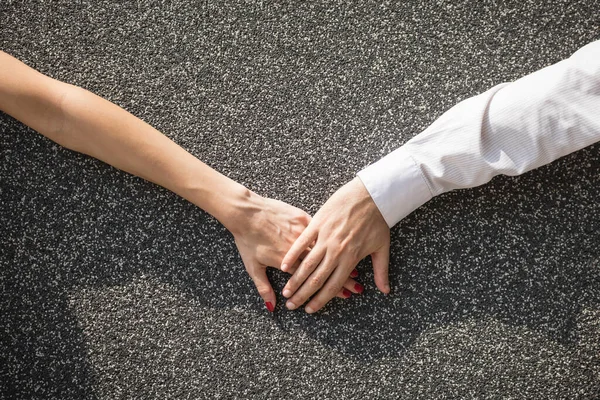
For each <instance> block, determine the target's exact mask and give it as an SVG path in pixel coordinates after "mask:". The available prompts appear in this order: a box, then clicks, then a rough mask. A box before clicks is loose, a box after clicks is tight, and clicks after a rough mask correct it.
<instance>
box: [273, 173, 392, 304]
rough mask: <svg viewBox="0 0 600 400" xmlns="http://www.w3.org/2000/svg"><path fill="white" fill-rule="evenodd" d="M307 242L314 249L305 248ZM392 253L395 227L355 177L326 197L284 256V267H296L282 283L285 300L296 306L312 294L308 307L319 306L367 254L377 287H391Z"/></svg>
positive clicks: (387, 291) (382, 290)
mask: <svg viewBox="0 0 600 400" xmlns="http://www.w3.org/2000/svg"><path fill="white" fill-rule="evenodd" d="M307 246H311V247H312V250H311V251H310V252H309V253H308V254H305V249H306V248H307ZM303 254H304V259H303V260H300V256H301V255H303ZM389 254H390V229H389V227H388V225H387V223H386V222H385V220H384V218H383V216H382V215H381V213H380V212H379V209H378V208H377V206H376V205H375V202H374V201H373V199H372V198H371V196H370V195H369V192H368V191H367V189H366V188H365V186H364V185H363V184H362V182H361V180H360V179H359V178H354V179H353V180H352V181H350V182H348V183H347V184H346V185H344V186H342V187H341V188H340V189H338V191H337V192H335V193H334V194H333V195H332V196H331V197H330V198H329V200H327V202H325V204H324V205H323V206H322V207H321V209H320V210H319V211H318V212H317V213H316V214H315V216H314V217H313V219H312V220H311V221H310V223H309V224H308V227H307V228H306V229H305V230H304V232H302V234H301V235H300V236H299V237H298V239H297V240H296V242H295V243H294V244H293V245H292V247H291V248H290V250H289V252H288V253H287V254H286V255H285V257H284V258H283V262H282V266H281V269H282V270H283V271H288V272H290V273H292V271H294V270H295V272H294V273H293V276H292V277H291V278H290V280H289V281H288V282H287V284H286V285H285V287H284V289H283V296H284V297H287V298H288V301H287V303H286V306H287V307H288V308H289V309H291V310H294V309H296V308H298V307H300V306H301V305H303V304H304V303H305V302H306V301H307V300H308V299H309V298H310V301H309V302H308V304H307V305H306V307H305V308H304V309H305V311H306V312H308V313H314V312H316V311H318V310H320V309H321V308H322V307H323V306H324V305H325V304H327V303H328V302H329V301H330V300H331V299H332V298H333V297H335V295H336V293H337V292H338V291H339V290H340V288H342V287H343V286H344V283H345V281H346V279H345V278H346V277H347V276H348V274H349V273H350V271H352V270H354V268H355V267H356V264H358V262H359V261H360V260H362V259H363V258H365V257H366V256H368V255H371V260H372V263H373V272H374V277H375V284H376V285H377V288H378V289H379V290H380V291H381V292H383V293H385V294H387V293H389V292H390V284H389V278H388V268H389ZM299 261H301V264H300V266H299V267H298V268H296V267H295V266H296V265H297V263H298V262H299ZM311 297H312V298H311Z"/></svg>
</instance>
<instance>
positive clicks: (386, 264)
mask: <svg viewBox="0 0 600 400" xmlns="http://www.w3.org/2000/svg"><path fill="white" fill-rule="evenodd" d="M371 262H372V263H373V274H374V275H375V285H377V287H378V288H379V290H381V292H382V293H385V294H388V293H389V292H390V279H389V275H388V274H389V272H388V271H389V268H390V245H389V243H388V244H385V245H384V246H383V247H382V248H381V249H379V250H377V251H376V252H375V253H373V254H371Z"/></svg>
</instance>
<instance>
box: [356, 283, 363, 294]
mask: <svg viewBox="0 0 600 400" xmlns="http://www.w3.org/2000/svg"><path fill="white" fill-rule="evenodd" d="M354 290H356V291H357V292H358V294H362V292H363V291H364V290H365V288H364V287H363V285H361V284H360V283H355V284H354Z"/></svg>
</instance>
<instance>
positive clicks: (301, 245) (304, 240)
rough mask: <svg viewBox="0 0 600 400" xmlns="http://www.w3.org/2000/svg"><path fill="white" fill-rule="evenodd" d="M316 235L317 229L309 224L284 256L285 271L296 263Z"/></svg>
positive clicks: (282, 264) (283, 269) (282, 263)
mask: <svg viewBox="0 0 600 400" xmlns="http://www.w3.org/2000/svg"><path fill="white" fill-rule="evenodd" d="M316 237H317V231H316V230H314V229H313V228H311V226H310V225H309V226H308V227H307V228H306V229H305V230H304V231H303V232H302V234H301V235H300V236H298V239H296V241H295V242H294V244H293V245H292V247H290V249H289V250H288V252H287V254H286V255H285V257H283V260H282V261H281V270H282V271H283V272H287V269H288V268H289V267H290V266H291V265H294V263H295V262H296V260H297V259H298V257H300V255H301V254H302V253H304V251H306V248H307V247H309V246H310V244H311V243H312V242H313V241H314V240H315V239H316Z"/></svg>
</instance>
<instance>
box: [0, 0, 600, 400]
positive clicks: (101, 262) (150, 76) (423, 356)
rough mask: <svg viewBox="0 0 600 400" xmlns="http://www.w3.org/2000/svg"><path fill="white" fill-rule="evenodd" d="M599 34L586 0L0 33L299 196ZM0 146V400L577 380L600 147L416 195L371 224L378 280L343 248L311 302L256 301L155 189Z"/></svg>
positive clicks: (134, 19)
mask: <svg viewBox="0 0 600 400" xmlns="http://www.w3.org/2000/svg"><path fill="white" fill-rule="evenodd" d="M540 3H544V4H540ZM599 38H600V4H599V2H598V1H597V0H587V1H562V0H561V1H548V2H539V1H535V0H525V1H523V0H522V1H510V2H507V1H471V2H469V1H432V2H417V1H404V2H394V3H389V2H384V3H380V2H372V1H361V2H355V3H354V4H348V2H340V1H328V0H322V1H318V2H274V1H261V2H258V1H257V2H253V1H246V2H244V1H228V2H216V1H213V0H210V1H191V0H188V1H183V0H173V1H150V0H139V1H129V2H111V1H107V0H94V1H72V0H71V1H67V0H64V1H39V0H36V1H12V0H8V1H7V0H4V1H2V3H1V4H0V48H1V49H2V50H4V51H6V52H8V53H10V54H13V55H14V56H16V57H17V58H19V59H21V60H23V61H24V62H25V63H27V64H28V65H30V66H32V67H34V68H36V69H38V70H40V71H42V72H43V73H46V74H48V75H50V76H52V77H54V78H57V79H60V80H63V81H66V82H69V83H73V84H76V85H79V86H83V87H85V88H87V89H89V90H92V91H94V92H96V93H98V94H99V95H101V96H103V97H105V98H107V99H109V100H111V101H113V102H115V103H117V104H119V105H120V106H122V107H124V108H125V109H127V110H129V111H131V112H132V113H133V114H135V115H137V116H138V117H140V118H142V119H144V120H145V121H147V122H149V123H150V124H152V125H153V126H155V127H157V128H158V129H160V130H161V131H162V132H164V133H165V134H166V135H168V136H169V137H171V138H172V139H173V140H175V141H176V142H177V143H179V144H181V145H182V146H183V147H184V148H186V149H187V150H189V151H190V152H191V153H193V154H194V155H195V156H197V157H199V158H200V159H202V160H204V161H205V162H207V163H208V164H209V165H211V166H213V167H214V168H216V169H218V170H219V171H222V172H223V173H225V174H227V175H228V176H230V177H232V178H234V179H236V180H238V181H240V182H242V183H244V184H245V185H247V186H248V187H249V188H251V189H252V190H254V191H256V192H258V193H260V194H261V195H265V196H271V197H274V198H277V199H280V200H284V201H287V202H290V203H291V204H294V205H296V206H299V207H302V208H304V209H306V210H307V211H309V212H310V213H314V212H316V210H317V209H318V208H319V206H320V205H321V204H322V203H323V202H324V201H325V200H326V199H327V198H328V196H329V195H330V194H331V193H333V192H334V191H335V190H336V188H338V187H339V186H340V185H342V184H344V183H345V182H347V181H348V180H350V179H351V178H352V177H353V176H354V175H355V173H356V172H357V171H358V170H360V169H361V168H363V167H364V166H365V165H367V164H369V163H371V162H373V161H375V160H377V159H378V158H380V157H381V156H383V155H385V154H386V153H388V152H389V151H390V150H392V149H394V148H396V147H398V146H400V145H402V143H404V142H406V141H407V140H408V139H410V138H411V137H412V136H414V135H416V134H418V133H419V132H420V131H421V130H423V129H424V128H425V127H426V126H427V125H428V124H430V123H431V122H432V121H433V120H435V118H436V117H437V116H439V115H440V114H441V113H442V112H444V111H445V110H446V109H448V108H449V107H451V106H452V105H454V104H455V103H456V102H458V101H459V100H461V99H465V98H467V97H470V96H472V95H475V94H477V93H480V92H482V91H484V90H486V89H488V88H490V87H492V86H493V85H495V84H498V83H500V82H504V81H510V80H514V79H516V78H518V77H521V76H523V75H525V74H528V73H530V72H533V71H535V70H537V69H539V68H541V67H543V66H546V65H549V64H552V63H554V62H557V61H559V60H561V59H563V58H565V57H568V56H569V55H570V54H571V53H572V52H574V51H575V50H576V49H578V48H579V47H581V46H583V45H584V44H586V43H588V42H591V41H592V40H595V39H599ZM0 153H1V157H2V158H1V162H0V199H1V204H2V206H1V208H0V240H1V248H0V249H1V254H0V398H44V399H47V398H61V399H69V398H98V399H114V398H131V399H155V398H156V399H167V398H169V399H184V398H185V399H187V398H194V399H200V398H223V399H225V398H253V399H310V398H321V399H353V398H369V399H371V398H406V399H435V398H440V399H446V398H512V399H520V398H528V399H550V398H552V399H558V398H569V399H573V398H582V399H592V398H600V248H599V246H598V243H600V145H596V146H592V147H589V148H587V149H584V150H582V151H580V152H577V153H575V154H572V155H570V156H567V157H565V158H563V159H561V160H559V161H557V162H555V163H553V164H551V165H549V166H546V167H543V168H541V169H539V170H536V171H533V172H531V173H528V174H526V175H524V176H521V177H517V178H507V177H497V178H495V179H494V180H493V181H492V182H491V183H489V184H487V185H485V186H482V187H480V188H476V189H470V190H463V191H459V192H453V193H449V194H446V195H443V196H440V197H438V198H436V199H434V200H432V201H431V202H429V203H428V204H427V205H425V206H424V207H422V208H421V209H419V210H418V211H416V212H415V213H413V214H412V215H411V216H409V217H408V218H406V219H405V220H404V221H402V222H401V223H400V224H399V225H398V226H397V227H396V228H394V229H393V231H392V255H391V281H392V287H393V292H392V293H391V294H390V295H388V296H384V295H382V294H379V293H378V292H377V291H376V289H375V286H374V284H373V275H372V272H371V268H370V264H369V262H368V261H365V262H363V263H362V264H361V265H360V266H359V271H360V274H361V276H360V278H359V281H360V282H362V283H364V284H365V286H366V291H365V293H364V294H363V295H362V296H353V297H352V298H351V299H349V300H340V299H335V300H334V301H333V302H332V303H331V304H330V305H329V306H328V307H327V308H326V309H325V310H324V311H323V312H320V313H318V314H316V315H306V314H305V313H304V312H302V311H288V310H286V309H285V308H283V307H282V297H281V296H279V298H278V301H279V304H278V306H277V309H276V310H275V313H274V314H269V313H268V312H267V310H266V309H265V308H264V306H263V304H262V303H261V301H260V299H259V297H258V295H257V293H256V292H255V289H254V286H253V284H252V283H251V281H250V279H249V278H248V277H247V275H246V273H245V271H244V268H243V265H242V263H241V260H240V257H239V255H238V254H237V252H236V249H235V245H234V243H233V240H232V237H231V236H230V235H229V233H228V232H227V231H226V230H225V229H224V228H223V227H221V226H220V225H219V224H218V223H217V222H216V221H215V220H214V219H212V217H210V216H209V215H207V214H205V213H204V212H203V211H201V210H200V209H198V208H196V207H195V206H193V205H192V204H190V203H187V202H186V201H184V200H182V199H180V198H178V197H177V196H176V195H174V194H172V193H170V192H168V191H166V190H164V189H162V188H159V187H157V186H154V185H153V184H150V183H147V182H144V181H142V180H141V179H139V178H135V177H132V176H130V175H127V174H125V173H122V172H120V171H117V170H115V169H114V168H112V167H109V166H107V165H106V164H103V163H101V162H98V161H96V160H93V159H91V158H88V157H86V156H83V155H79V154H76V153H74V152H71V151H68V150H65V149H63V148H60V147H59V146H58V145H55V144H54V143H52V142H50V141H49V140H47V139H45V138H43V137H41V136H40V135H38V134H36V133H34V132H33V131H32V130H30V129H29V128H27V127H25V126H24V125H22V124H21V123H19V122H17V121H15V120H14V119H12V118H10V117H8V116H6V115H5V114H0ZM271 278H272V281H273V283H274V285H275V287H276V290H277V291H278V293H279V292H280V291H281V289H282V287H283V285H284V283H285V280H286V276H285V275H284V274H282V273H280V272H279V271H273V272H272V273H271Z"/></svg>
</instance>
